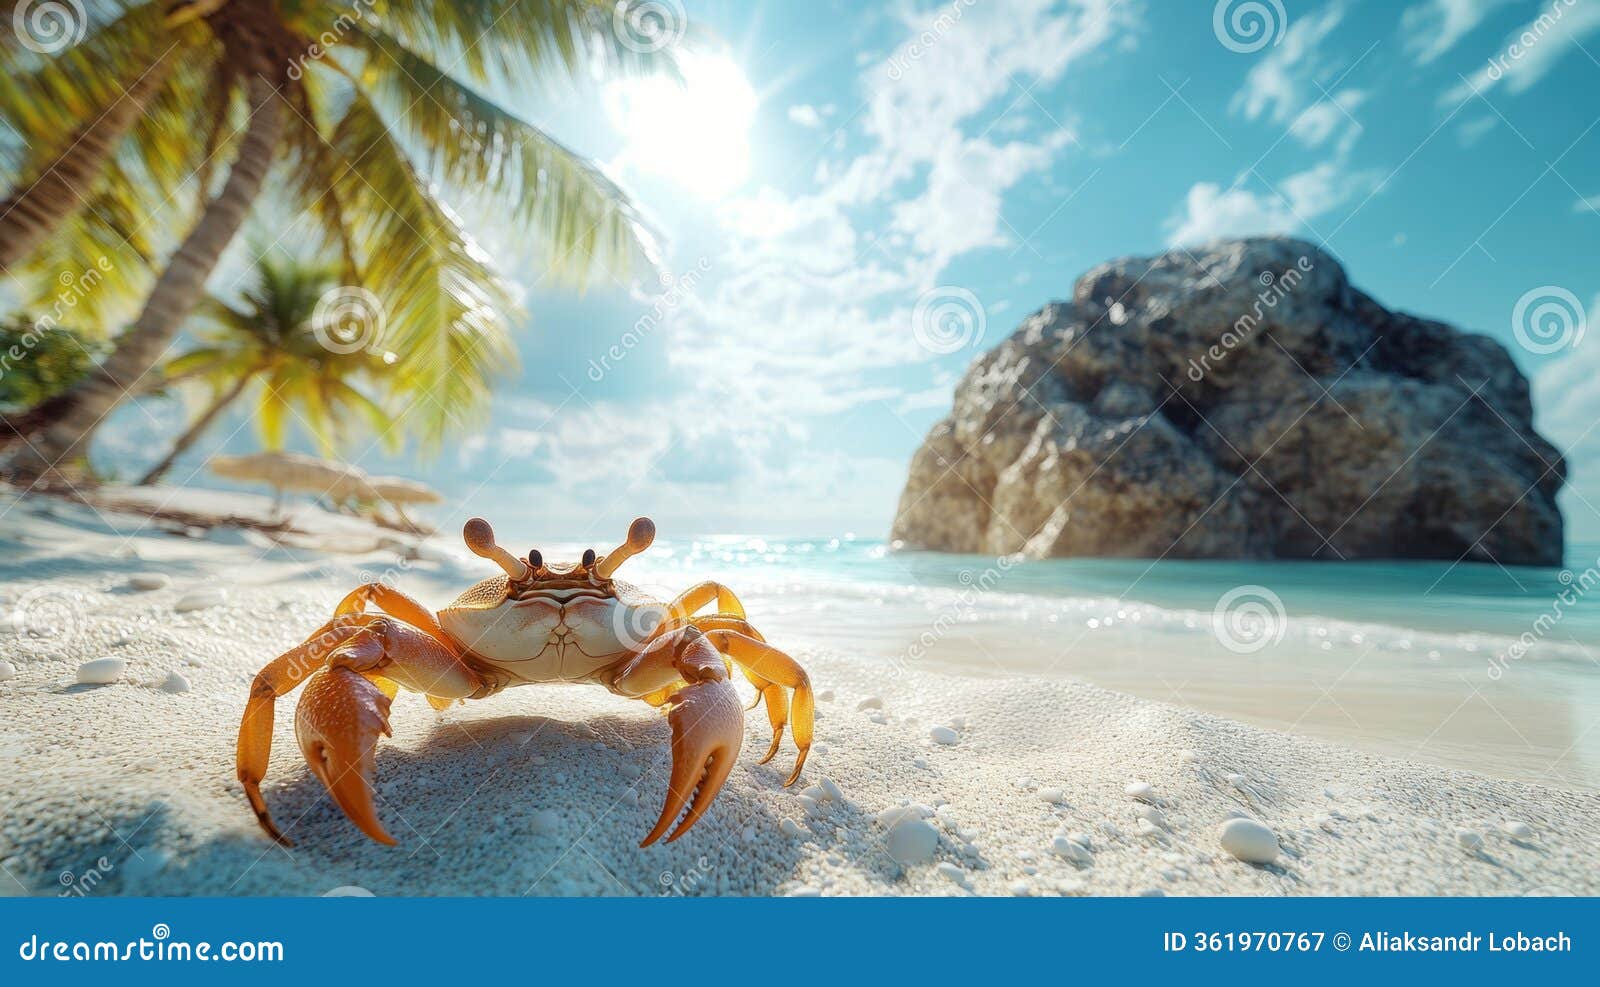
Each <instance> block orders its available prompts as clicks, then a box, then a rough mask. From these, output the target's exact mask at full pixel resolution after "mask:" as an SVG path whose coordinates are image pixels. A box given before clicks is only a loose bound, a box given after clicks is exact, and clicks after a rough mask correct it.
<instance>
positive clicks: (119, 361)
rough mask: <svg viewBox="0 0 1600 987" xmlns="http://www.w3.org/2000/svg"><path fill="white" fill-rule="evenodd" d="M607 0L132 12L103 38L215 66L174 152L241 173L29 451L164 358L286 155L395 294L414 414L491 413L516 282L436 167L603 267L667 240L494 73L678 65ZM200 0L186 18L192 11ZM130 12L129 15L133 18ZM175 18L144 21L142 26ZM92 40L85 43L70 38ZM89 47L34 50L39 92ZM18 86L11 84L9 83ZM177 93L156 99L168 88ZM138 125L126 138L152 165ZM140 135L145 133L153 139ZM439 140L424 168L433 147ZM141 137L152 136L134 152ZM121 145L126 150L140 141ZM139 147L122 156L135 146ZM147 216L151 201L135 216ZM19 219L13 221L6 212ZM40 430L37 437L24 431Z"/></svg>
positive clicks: (561, 272)
mask: <svg viewBox="0 0 1600 987" xmlns="http://www.w3.org/2000/svg"><path fill="white" fill-rule="evenodd" d="M636 5H637V0H623V2H622V3H621V4H617V3H612V2H602V0H476V2H469V0H456V2H437V3H430V2H424V0H370V2H362V3H357V4H353V5H352V4H349V3H347V2H331V0H193V2H186V3H181V4H178V5H176V6H174V5H172V4H171V3H170V0H169V2H168V3H163V4H160V5H156V4H151V3H142V4H130V5H129V6H130V8H131V9H130V11H129V12H128V13H127V14H126V15H125V17H127V18H132V17H133V16H134V14H136V13H139V12H141V11H146V8H151V7H157V6H159V8H160V10H161V12H163V13H165V14H167V16H165V17H154V16H146V17H144V18H143V19H141V20H138V21H137V22H134V21H128V22H127V23H125V24H123V23H122V22H120V21H119V22H113V23H112V24H108V25H107V27H106V28H105V30H103V31H99V32H96V33H95V34H94V35H93V37H94V39H95V41H96V42H97V43H100V44H103V45H105V46H108V47H114V46H116V45H119V44H120V45H124V46H126V47H125V48H124V49H121V50H122V51H123V52H124V57H125V58H129V59H132V58H134V56H133V55H132V54H131V52H132V51H133V50H134V49H135V48H137V50H139V51H149V50H152V49H158V50H166V49H163V48H162V42H163V41H167V42H170V43H171V44H172V45H173V46H175V50H174V51H173V52H172V54H171V55H170V56H168V57H176V58H178V60H179V68H178V69H175V70H174V74H173V75H172V77H171V78H170V79H169V81H168V83H167V85H168V86H169V87H171V86H174V85H177V84H178V82H179V81H180V80H188V79H194V78H196V77H199V78H203V79H204V82H203V84H202V85H199V86H196V87H194V88H193V89H192V90H191V91H185V92H183V93H182V94H181V97H182V98H181V99H180V100H179V101H178V102H179V103H181V106H182V107H183V108H184V109H185V110H186V111H187V112H188V113H189V115H190V117H191V119H192V121H193V126H192V127H190V128H188V131H187V134H188V136H186V137H181V138H174V137H173V135H172V134H170V133H169V132H167V131H163V132H162V133H160V134H154V135H150V140H148V141H145V142H144V144H158V143H160V139H166V140H167V141H168V144H169V145H170V147H171V148H176V149H177V150H178V151H183V150H185V149H186V148H188V147H189V146H191V145H192V146H194V147H196V148H198V152H197V153H198V156H197V157H196V158H194V159H193V160H190V161H188V162H186V168H187V172H188V173H189V174H191V175H192V176H193V177H194V179H195V180H196V182H197V184H198V185H199V187H200V188H201V189H203V190H210V188H211V187H212V185H213V181H212V177H211V172H210V168H209V167H208V165H209V162H211V161H212V160H214V159H217V158H220V157H223V156H224V155H226V154H227V153H228V152H230V151H231V155H232V164H231V166H230V167H229V168H228V171H227V174H226V176H225V177H223V178H222V180H221V184H220V187H219V188H218V189H217V191H216V192H215V194H213V195H211V197H210V198H209V199H208V200H207V201H206V203H205V204H204V206H203V207H202V208H201V209H200V212H199V217H198V219H197V220H196V221H195V223H194V225H193V227H192V228H191V229H190V230H189V232H188V233H187V235H186V236H184V237H183V239H182V241H181V242H180V243H179V244H178V245H177V247H176V248H175V249H174V250H173V251H172V253H171V255H170V256H169V258H168V259H167V261H166V265H165V267H164V268H163V269H162V270H161V273H160V274H159V276H158V277H157V278H156V280H155V284H154V287H153V288H152V289H151V292H150V295H149V298H148V299H147V301H146V302H145V304H144V306H143V308H142V309H141V310H140V312H139V314H138V316H137V317H136V318H135V320H134V321H133V324H132V326H131V327H130V328H129V329H128V330H126V331H125V332H123V333H122V334H121V335H120V336H119V337H118V338H117V340H116V346H115V349H114V350H113V352H112V353H111V355H110V356H109V357H108V358H107V359H106V360H105V361H104V363H102V364H101V366H100V367H99V368H98V370H97V372H96V373H94V374H93V375H91V376H90V377H89V378H87V379H86V380H85V381H83V382H82V383H81V384H80V385H78V386H76V387H74V388H73V389H71V390H70V391H68V392H67V393H65V394H63V395H60V396H58V397H56V398H53V399H52V400H50V401H48V402H46V403H45V404H43V405H40V406H39V407H37V408H35V409H32V410H31V411H30V412H28V413H27V414H24V415H21V416H17V417H14V418H12V419H11V420H9V421H7V422H6V423H5V425H6V427H5V428H4V429H0V448H9V451H11V452H12V467H13V469H14V471H15V472H18V473H22V474H24V475H29V474H31V475H42V474H45V473H47V472H49V471H50V470H52V469H54V467H55V465H56V464H57V463H60V462H65V461H70V460H72V459H74V458H76V457H79V456H81V455H82V453H83V452H84V450H85V448H86V446H87V443H88V440H89V438H90V437H91V436H92V434H93V432H94V430H95V428H96V427H97V426H98V424H99V423H100V421H101V420H103V418H104V417H105V415H106V414H107V413H109V412H110V411H111V410H112V409H113V408H114V407H116V405H117V404H118V403H119V402H120V401H121V400H123V399H124V397H126V396H127V395H128V394H129V393H130V391H136V390H138V388H139V384H140V381H141V379H142V378H144V376H145V375H146V374H147V373H149V372H150V371H151V369H152V368H153V367H155V366H156V365H157V364H158V363H159V362H160V360H161V358H162V356H163V354H164V353H165V352H166V350H167V348H168V347H169V345H170V344H171V343H172V341H173V338H174V337H175V335H176V333H177V331H178V328H179V326H180V324H181V323H182V322H183V320H184V319H185V318H186V317H187V316H188V315H189V313H190V312H192V311H193V310H194V308H195V307H196V306H197V305H198V304H199V303H200V302H201V300H202V298H203V297H204V296H205V286H206V280H207V278H208V277H209V276H210V275H211V273H212V271H213V270H214V269H215V267H216V264H217V262H218V259H219V257H220V256H221V253H222V251H223V249H224V248H225V247H226V246H227V245H228V244H229V243H230V242H231V241H232V240H233V239H234V236H235V235H236V234H237V232H238V230H239V229H240V227H241V226H242V224H243V223H244V220H245V217H246V215H247V213H248V212H249V211H250V209H251V207H252V206H253V205H254V204H255V203H256V200H257V198H258V196H259V195H260V194H261V192H262V189H263V187H264V185H265V184H266V181H267V175H268V171H269V170H270V168H271V166H272V164H273V162H274V161H276V160H281V161H283V162H284V163H285V164H286V166H287V167H286V172H287V174H288V175H290V176H292V179H291V181H290V184H289V189H288V191H289V194H290V196H291V197H292V200H293V203H294V205H295V206H296V208H297V210H298V212H297V217H303V218H296V219H295V220H294V222H295V223H296V224H300V227H303V228H300V227H297V229H295V230H293V231H286V235H293V236H295V238H296V239H300V238H302V237H305V236H310V235H315V236H317V237H319V238H320V239H321V240H322V241H324V242H326V243H327V244H328V245H329V246H330V247H331V248H332V249H334V250H336V251H337V252H338V254H339V257H340V261H341V267H342V278H343V279H344V281H345V283H346V284H347V285H350V286H354V287H360V288H362V289H364V290H367V291H370V292H371V293H372V294H373V296H374V297H375V298H376V299H377V300H378V302H379V312H380V315H381V318H380V319H379V321H380V322H381V323H382V324H383V330H384V336H383V339H382V340H381V345H382V347H383V348H384V349H386V350H388V351H391V352H393V353H395V354H396V355H397V357H398V361H399V362H398V365H399V366H400V367H401V368H402V373H404V374H405V375H406V377H407V378H408V387H409V388H410V390H411V393H413V394H414V395H415V396H416V399H415V400H414V401H412V402H411V404H410V405H409V406H408V412H407V413H408V422H407V425H408V426H409V430H410V431H411V432H412V433H413V434H416V435H418V436H419V437H420V439H421V440H422V441H423V442H424V443H425V444H428V443H436V442H437V441H438V440H439V439H440V438H441V437H442V436H443V435H444V434H445V432H446V431H448V430H449V429H450V428H451V427H452V426H453V425H455V424H458V423H460V422H461V421H462V420H464V419H471V418H474V417H477V416H481V414H482V412H483V408H484V402H485V394H484V393H483V391H482V389H481V388H480V387H478V386H476V385H475V384H474V381H478V380H482V379H483V377H484V375H483V374H471V373H469V374H460V373H459V372H458V371H459V369H460V368H461V366H462V365H463V364H467V365H471V364H473V363H478V364H483V363H486V362H491V363H492V362H493V361H496V360H498V359H499V358H500V355H501V354H502V353H503V352H504V350H505V349H506V341H507V338H508V329H507V326H508V323H509V321H510V319H511V317H512V313H513V311H514V303H513V294H512V292H511V291H510V290H509V289H508V287H507V286H506V285H505V284H504V283H503V282H502V281H501V280H500V279H499V277H498V276H497V275H496V273H495V271H494V269H493V267H492V265H491V264H490V262H489V260H488V258H487V257H486V256H485V254H484V252H483V251H482V250H481V249H480V248H478V247H477V245H476V244H475V243H474V242H473V241H472V239H471V237H470V236H468V234H467V233H466V232H465V230H464V229H463V227H462V224H461V222H460V221H459V219H458V218H457V216H456V214H455V213H454V212H453V211H452V210H451V209H450V208H449V206H447V205H446V203H445V202H444V201H443V200H442V199H441V198H440V197H439V194H438V193H437V191H436V189H435V184H434V180H435V179H437V180H439V181H441V182H442V183H443V184H444V185H447V186H449V187H453V188H456V189H462V190H470V191H471V192H472V193H473V194H486V195H489V196H493V197H495V198H496V199H498V200H499V201H502V202H503V203H505V204H506V205H507V206H508V207H509V213H508V215H509V217H510V218H512V219H513V220H514V221H517V222H519V223H521V224H524V225H526V226H528V227H530V228H531V229H533V230H534V231H536V232H538V233H540V234H542V235H543V237H544V239H545V241H547V247H548V263H547V268H548V269H549V271H550V272H551V273H553V274H556V275H558V276H567V277H569V278H571V279H572V280H574V281H576V282H577V283H579V284H582V283H583V281H584V280H585V278H586V277H587V276H588V274H589V273H590V272H591V271H592V270H593V269H594V268H596V267H600V268H604V269H607V270H610V271H612V272H614V273H618V274H621V273H623V272H625V271H627V270H629V269H630V268H631V267H633V266H634V265H635V264H637V263H638V262H639V261H640V260H641V259H648V258H650V257H651V254H652V246H651V242H650V236H649V234H648V232H647V231H646V229H645V228H644V226H643V224H642V223H641V222H640V219H639V217H638V215H637V213H636V212H635V210H634V209H633V207H632V205H631V204H630V203H629V201H628V199H627V197H626V196H625V195H624V194H623V193H622V191H621V190H620V189H619V188H618V187H617V186H616V185H615V184H613V183H612V182H611V181H610V180H609V179H608V178H606V177H605V176H604V175H603V174H602V173H601V172H600V171H599V170H597V169H596V168H594V167H593V166H592V165H590V164H589V163H588V162H586V161H585V160H584V159H582V158H581V157H579V156H578V155H576V154H574V153H573V152H571V151H570V150H568V149H567V148H565V147H563V146H562V145H561V144H559V143H557V142H556V141H554V140H552V139H551V138H550V137H549V135H547V134H545V133H544V132H543V131H541V130H539V129H538V128H536V127H534V126H533V125H531V124H529V123H528V122H526V121H524V120H522V119H520V118H519V117H517V116H516V115H515V114H513V113H511V112H510V111H509V110H507V109H506V108H504V107H503V106H501V105H499V104H498V103H496V102H494V101H493V100H492V99H490V98H488V97H487V96H485V95H484V94H483V93H482V92H480V91H479V90H478V89H476V88H475V87H474V83H475V82H490V81H497V80H506V79H523V78H527V77H528V76H529V75H530V74H531V75H533V76H534V77H542V76H547V75H549V74H551V73H552V72H555V71H557V70H558V71H559V72H560V73H562V74H567V75H571V74H575V73H578V72H580V71H583V70H586V69H588V68H589V67H590V66H591V65H593V64H595V63H603V64H605V65H608V66H611V67H616V68H622V69H643V68H653V67H657V66H668V67H670V65H671V60H670V54H669V53H670V51H671V49H670V48H657V47H656V46H654V45H651V44H639V43H638V41H637V39H636V38H633V37H630V36H629V35H628V34H627V31H628V29H629V26H630V18H629V16H627V15H628V13H629V12H628V8H629V7H630V6H636ZM179 9H183V10H187V11H189V12H191V13H194V14H195V15H196V16H192V17H190V18H189V19H186V20H176V21H175V19H174V18H173V17H172V16H171V12H172V11H174V10H179ZM117 24H121V26H122V27H123V28H124V29H123V30H117V31H113V30H112V27H113V26H116V25H117ZM135 27H138V28H140V29H142V30H146V31H150V32H156V33H157V34H159V37H156V38H151V37H142V36H140V35H139V32H138V31H136V30H134V28H135ZM71 51H73V49H68V53H69V54H70V53H71ZM73 61H74V60H73V59H71V58H66V59H63V58H60V57H57V58H53V59H48V60H46V61H44V62H43V63H42V64H40V65H38V66H36V67H34V68H33V69H32V71H33V72H34V73H36V75H37V78H35V79H33V80H32V81H31V82H30V83H29V84H28V86H21V87H16V88H20V89H27V88H28V87H29V86H32V87H34V88H35V89H38V88H41V87H42V88H57V89H61V88H64V89H67V90H71V89H72V86H73V81H74V77H73V74H72V73H71V72H70V71H68V70H69V69H70V68H71V63H72V62H73ZM4 92H5V90H3V89H0V96H3V95H4ZM160 98H161V97H160V96H159V95H158V96H157V97H156V99H157V100H159V99H160ZM16 110H17V108H16V107H14V106H8V105H5V101H4V100H3V99H0V115H3V116H5V118H6V119H7V120H8V122H12V121H14V120H21V121H22V122H23V124H24V125H23V126H18V124H17V123H16V122H12V126H13V128H14V129H17V130H18V132H19V133H21V134H22V136H23V137H25V138H26V137H29V136H30V133H31V134H33V135H34V136H37V137H38V138H39V139H41V140H47V139H48V138H49V135H48V134H47V133H43V132H39V130H38V127H37V124H35V125H34V126H33V127H31V128H30V127H28V126H26V123H27V114H26V113H19V112H15V111H16ZM137 136H138V135H137V134H135V135H133V136H130V137H128V138H127V140H128V142H130V148H129V149H127V156H129V157H135V158H137V161H138V163H139V164H140V166H141V168H142V170H143V171H144V172H147V173H152V174H153V173H155V172H158V171H161V170H162V167H170V162H167V163H165V164H164V165H163V166H157V165H156V164H155V163H153V162H150V161H146V160H145V153H144V147H143V145H141V143H140V141H138V140H137V139H136V137H137ZM132 145H139V146H137V147H134V146H132ZM418 151H420V152H421V153H422V154H423V155H424V156H425V157H424V160H425V161H426V162H427V168H426V169H425V170H424V169H423V168H422V167H420V166H419V165H418V164H417V162H416V161H415V160H414V159H413V156H412V155H413V153H414V152H418ZM135 152H138V153H137V154H135ZM120 154H122V152H121V151H119V155H120ZM118 160H119V162H120V160H121V159H120V157H119V159H118ZM134 219H135V220H137V216H135V217H134ZM0 236H4V231H3V228H0ZM21 440H26V441H25V442H21Z"/></svg>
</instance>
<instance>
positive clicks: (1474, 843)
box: [1456, 829, 1483, 853]
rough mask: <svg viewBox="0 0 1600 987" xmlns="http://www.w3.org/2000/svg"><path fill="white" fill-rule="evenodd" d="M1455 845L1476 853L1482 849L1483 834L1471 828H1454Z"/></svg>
mask: <svg viewBox="0 0 1600 987" xmlns="http://www.w3.org/2000/svg"><path fill="white" fill-rule="evenodd" d="M1456 846H1459V847H1460V848H1461V849H1463V850H1465V851H1467V852H1468V853H1477V852H1478V851H1479V850H1482V849H1483V834H1482V833H1480V832H1478V831H1477V830H1473V829H1458V830H1456Z"/></svg>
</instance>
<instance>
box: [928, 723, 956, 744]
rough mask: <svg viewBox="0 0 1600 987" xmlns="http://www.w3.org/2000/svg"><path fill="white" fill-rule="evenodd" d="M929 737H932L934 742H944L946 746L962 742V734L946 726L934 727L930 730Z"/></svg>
mask: <svg viewBox="0 0 1600 987" xmlns="http://www.w3.org/2000/svg"><path fill="white" fill-rule="evenodd" d="M928 737H929V738H930V739H932V740H933V742H934V743H936V744H943V745H945V746H946V747H948V746H950V745H951V744H956V743H960V742H961V736H960V735H959V734H957V733H956V732H955V731H954V730H952V729H950V728H949V727H945V726H938V727H934V728H933V729H932V730H929V731H928Z"/></svg>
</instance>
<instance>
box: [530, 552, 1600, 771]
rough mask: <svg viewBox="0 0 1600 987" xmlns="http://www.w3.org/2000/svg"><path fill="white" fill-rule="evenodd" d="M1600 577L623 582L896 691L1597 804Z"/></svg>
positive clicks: (694, 565)
mask: <svg viewBox="0 0 1600 987" xmlns="http://www.w3.org/2000/svg"><path fill="white" fill-rule="evenodd" d="M542 547H544V548H545V551H546V556H547V557H549V558H562V557H565V556H567V555H569V554H570V555H571V556H573V557H576V556H577V555H578V554H581V552H582V549H583V548H585V547H588V546H585V545H577V544H573V545H548V546H542ZM595 547H597V548H599V549H600V550H602V551H604V550H605V549H606V548H608V547H610V546H609V545H600V546H595ZM1597 567H1600V545H1578V546H1574V547H1573V549H1572V551H1571V552H1570V553H1569V565H1568V566H1567V567H1566V568H1564V569H1534V568H1522V567H1518V568H1501V567H1498V566H1495V565H1492V564H1479V563H1471V564H1468V563H1461V564H1455V565H1451V564H1449V563H1443V562H1348V563H1346V562H1196V561H1177V560H1163V561H1155V562H1152V561H1149V560H1103V559H1100V560H1097V559H1072V560H1049V561H1017V560H1011V559H1003V560H1000V559H995V558H993V557H978V556H960V555H943V554H937V553H926V552H905V551H893V550H891V549H890V548H889V547H888V546H887V545H885V544H884V543H883V542H881V541H873V540H865V539H856V538H853V537H849V536H845V537H839V538H821V539H775V538H757V537H718V538H709V539H701V540H693V541H677V542H673V541H658V542H657V543H656V545H655V546H654V547H653V548H652V549H651V550H650V551H649V552H648V553H646V554H645V555H643V556H640V557H638V558H636V559H634V560H632V561H630V562H629V563H628V564H627V567H626V568H625V569H624V570H623V572H622V573H621V576H622V577H623V578H626V579H629V580H631V581H634V582H636V583H638V584H639V585H640V586H642V587H644V588H646V589H647V590H650V591H652V592H654V593H655V594H657V595H658V596H661V597H662V598H669V597H670V596H671V595H673V594H674V593H676V592H678V591H681V590H682V589H684V588H686V587H687V586H689V585H691V584H692V583H694V582H696V581H699V580H702V579H716V580H719V581H721V582H724V583H726V584H727V585H729V586H730V587H733V588H734V589H735V590H736V591H737V592H738V593H739V594H740V596H741V598H742V599H743V600H744V602H745V604H746V607H747V609H748V612H749V615H750V618H751V620H752V621H753V622H754V623H755V624H756V625H757V626H758V627H759V628H760V629H761V630H762V631H763V633H765V634H766V635H767V636H768V637H769V638H770V639H771V640H773V641H774V643H777V644H779V645H785V646H789V647H791V648H796V649H803V648H805V647H822V648H827V649H829V650H831V651H834V652H837V653H841V654H844V655H847V656H850V657H853V658H855V659H857V660H859V661H861V662H863V663H869V664H874V665H879V666H881V667H882V669H883V674H884V675H885V677H903V676H915V675H917V674H919V673H920V672H922V671H925V670H945V671H952V670H953V671H959V672H961V673H963V674H976V675H1038V676H1066V677H1073V678H1078V679H1084V680H1087V681H1090V682H1093V683H1095V684H1098V685H1102V686H1105V687H1108V688H1113V689H1118V690H1122V691H1126V692H1130V693H1133V694H1135V695H1139V696H1144V697H1147V698H1151V699H1157V700H1161V701H1165V702H1170V703H1175V704H1179V705H1183V706H1188V707H1192V708H1196V709H1201V710H1206V711H1210V712H1214V713H1219V714H1222V715H1226V716H1230V717H1234V718H1237V719H1242V720H1245V721H1247V722H1251V723H1255V724H1259V725H1263V726H1267V727H1271V728H1276V729H1282V730H1288V731H1291V732H1296V733H1302V734H1308V735H1312V736H1317V737H1322V738H1326V739H1330V740H1334V741H1337V742H1339V743H1342V744H1344V745H1346V746H1351V747H1356V748H1359V749H1363V750H1368V751H1371V752H1374V753H1379V754H1384V755H1389V756H1398V757H1404V758H1408V759H1411V760H1418V761H1425V762H1431V763H1437V764H1443V765H1446V766H1452V767H1460V768H1468V769H1471V770H1475V771H1480V772H1485V773H1489V774H1494V775H1499V776H1504V777H1515V778H1522V779H1526V780H1530V781H1537V782H1540V783H1544V784H1554V785H1559V786H1563V787H1570V788H1584V789H1600V569H1597ZM1591 595H1592V596H1593V597H1595V599H1590V598H1589V597H1590V596H1591Z"/></svg>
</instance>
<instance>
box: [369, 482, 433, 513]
mask: <svg viewBox="0 0 1600 987" xmlns="http://www.w3.org/2000/svg"><path fill="white" fill-rule="evenodd" d="M367 483H368V485H369V486H371V487H372V489H373V491H374V492H376V493H377V495H378V496H379V497H381V498H382V499H384V500H386V501H388V502H389V503H391V504H394V505H396V506H399V505H401V504H442V503H444V494H442V493H440V492H439V491H437V490H435V489H433V488H432V487H430V486H428V485H427V484H426V483H423V482H421V481H420V480H410V479H407V478H406V477H403V476H369V477H367Z"/></svg>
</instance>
